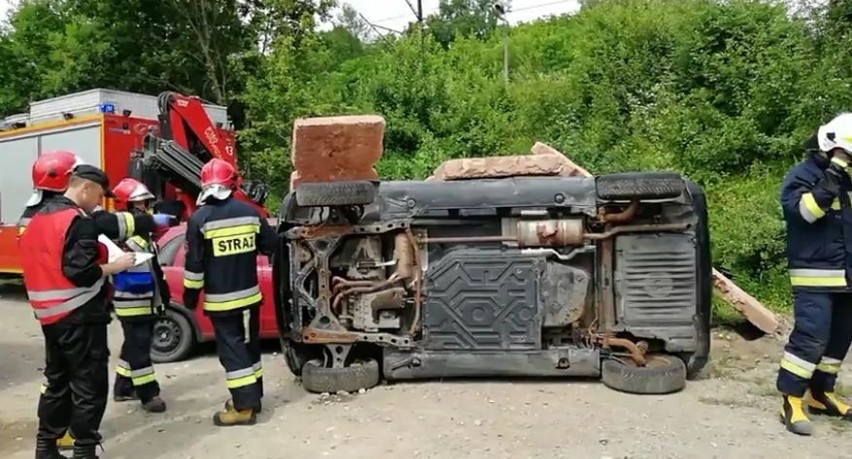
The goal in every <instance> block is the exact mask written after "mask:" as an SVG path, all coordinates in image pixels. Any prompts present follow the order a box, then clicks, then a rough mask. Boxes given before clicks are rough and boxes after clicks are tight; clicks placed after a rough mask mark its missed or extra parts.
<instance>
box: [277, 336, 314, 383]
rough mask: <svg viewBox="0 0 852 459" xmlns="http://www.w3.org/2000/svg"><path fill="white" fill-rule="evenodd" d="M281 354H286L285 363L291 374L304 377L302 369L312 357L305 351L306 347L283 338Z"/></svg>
mask: <svg viewBox="0 0 852 459" xmlns="http://www.w3.org/2000/svg"><path fill="white" fill-rule="evenodd" d="M281 353H282V354H284V362H285V363H286V364H287V368H289V369H290V373H293V376H297V377H298V376H302V368H304V366H305V364H306V363H308V361H310V360H311V356H310V355H308V354H307V353H306V352H305V351H304V345H303V344H300V343H293V342H291V341H290V340H289V339H286V338H281Z"/></svg>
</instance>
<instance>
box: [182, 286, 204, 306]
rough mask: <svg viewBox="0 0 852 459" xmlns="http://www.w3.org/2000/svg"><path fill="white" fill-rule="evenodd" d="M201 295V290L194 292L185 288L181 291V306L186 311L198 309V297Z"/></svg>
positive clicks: (192, 289)
mask: <svg viewBox="0 0 852 459" xmlns="http://www.w3.org/2000/svg"><path fill="white" fill-rule="evenodd" d="M200 294H201V290H196V289H194V288H186V289H184V290H183V305H184V307H186V308H187V309H195V308H197V307H198V297H199V296H200Z"/></svg>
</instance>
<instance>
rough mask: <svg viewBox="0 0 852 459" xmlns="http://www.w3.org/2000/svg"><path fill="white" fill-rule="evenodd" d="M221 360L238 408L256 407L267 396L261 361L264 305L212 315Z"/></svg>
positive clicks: (232, 396) (229, 388) (232, 397)
mask: <svg viewBox="0 0 852 459" xmlns="http://www.w3.org/2000/svg"><path fill="white" fill-rule="evenodd" d="M210 319H211V321H212V322H213V329H214V331H215V333H216V350H217V352H218V354H219V362H220V363H221V364H222V366H223V367H224V368H225V379H226V384H227V386H228V390H229V391H230V392H231V399H232V400H233V401H234V407H235V408H236V409H238V410H244V409H248V408H256V407H258V406H259V405H260V399H261V397H263V366H262V364H261V361H260V308H259V307H258V306H253V307H250V308H247V309H244V310H242V311H236V312H228V313H220V314H211V315H210Z"/></svg>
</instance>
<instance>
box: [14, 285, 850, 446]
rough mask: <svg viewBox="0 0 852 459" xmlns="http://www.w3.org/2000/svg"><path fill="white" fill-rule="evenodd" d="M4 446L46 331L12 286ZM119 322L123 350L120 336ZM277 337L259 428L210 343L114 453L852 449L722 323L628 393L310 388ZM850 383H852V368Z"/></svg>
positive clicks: (20, 436) (542, 385)
mask: <svg viewBox="0 0 852 459" xmlns="http://www.w3.org/2000/svg"><path fill="white" fill-rule="evenodd" d="M0 295H2V296H3V298H2V299H0V323H2V326H3V330H4V332H3V333H2V335H0V349H2V351H0V352H1V353H0V457H2V458H4V459H19V458H31V457H33V453H32V451H33V442H34V435H35V426H36V417H35V406H36V400H37V396H38V388H39V384H40V383H41V381H42V377H41V373H40V371H41V366H42V362H43V351H42V338H41V333H40V331H39V329H38V327H37V324H36V322H35V321H34V320H33V319H32V315H31V313H30V312H29V308H28V306H27V304H26V303H25V302H24V301H23V298H22V297H21V295H20V293H18V294H17V295H16V294H14V293H11V292H10V291H9V290H0ZM120 333H121V332H120V329H119V327H118V326H117V323H114V324H113V325H112V327H111V336H110V339H111V347H112V349H113V350H114V351H113V356H112V360H113V363H114V360H115V358H116V355H115V354H116V352H115V349H117V347H118V346H120V343H121V336H120ZM274 348H275V346H274V343H273V345H271V346H270V351H269V352H268V353H267V354H266V355H265V356H264V360H263V363H264V369H265V374H266V377H265V378H264V379H265V382H266V393H267V396H266V398H265V400H264V411H263V413H262V414H261V415H260V417H259V422H258V424H257V425H255V426H252V427H233V428H228V429H222V428H217V427H214V426H213V425H212V422H211V417H212V414H213V412H214V411H215V410H216V409H218V408H219V407H220V406H221V404H222V403H223V402H224V401H225V399H226V398H227V393H226V390H225V385H224V375H223V371H222V369H221V368H220V366H219V364H218V361H217V360H216V357H215V355H214V354H212V353H211V352H207V353H206V354H203V355H201V356H198V357H196V358H194V359H192V360H190V361H187V362H182V363H178V364H170V365H158V366H157V372H158V375H159V379H160V383H161V384H162V388H163V396H164V398H165V399H166V400H167V402H168V404H169V410H168V412H167V413H165V414H159V415H154V414H148V413H144V412H142V411H141V409H140V408H139V407H138V405H136V404H135V403H133V402H128V403H122V404H116V403H113V402H112V401H110V404H109V406H108V408H107V413H106V417H105V420H104V423H103V424H102V428H101V432H102V433H103V435H104V438H105V443H104V448H105V452H104V453H102V457H108V458H141V457H145V458H179V459H189V458H196V459H199V458H214V457H246V458H258V459H260V458H270V459H271V458H297V459H303V458H304V459H310V458H368V457H370V458H380V457H381V458H384V457H388V458H390V457H412V458H449V457H459V458H488V459H499V458H513V459H516V458H605V457H608V458H649V457H653V458H664V457H671V458H693V457H695V458H711V457H737V458H771V457H776V456H783V455H788V454H790V453H792V452H795V453H796V455H797V456H798V457H802V458H808V457H814V458H816V457H819V458H841V457H852V453H850V452H849V448H848V444H849V443H848V439H849V438H850V434H851V433H852V426H849V427H847V426H846V425H843V424H842V423H838V422H832V421H828V420H820V421H819V423H818V432H817V434H816V435H815V436H814V437H811V438H801V437H795V436H792V435H789V434H787V433H786V432H785V431H784V429H783V427H782V426H781V424H780V423H779V422H778V420H777V411H776V410H777V404H778V398H777V396H776V395H775V392H774V388H773V386H774V371H775V368H776V365H777V358H778V355H779V351H780V348H781V343H780V342H779V341H778V340H776V339H772V338H762V339H760V340H755V341H750V342H748V341H745V340H743V339H742V338H740V337H739V336H738V335H736V334H735V333H733V332H731V331H720V330H716V331H714V351H713V358H714V361H713V364H712V365H710V366H709V368H708V369H707V370H706V371H705V374H704V375H703V376H702V377H701V378H700V379H699V380H696V381H692V382H690V384H689V385H688V387H687V388H686V390H685V391H683V392H681V393H678V394H673V395H667V396H635V395H626V394H621V393H618V392H614V391H612V390H609V389H607V388H605V387H604V386H603V385H602V384H600V383H599V382H597V381H564V380H558V381H556V380H549V381H431V382H418V383H397V384H393V385H385V386H379V387H377V388H375V389H372V390H368V391H366V392H364V393H361V394H352V395H314V394H309V393H306V392H305V391H304V390H303V389H302V388H301V387H300V386H299V385H298V383H297V382H296V381H295V380H294V378H293V376H292V375H291V374H290V373H289V371H288V370H287V368H286V366H285V364H284V362H283V360H282V359H281V357H280V355H278V354H277V353H275V352H274V351H273V350H274ZM846 370H847V371H846V372H844V376H843V378H844V382H845V383H847V387H849V386H850V384H849V383H852V379H850V376H849V375H850V372H849V371H848V370H849V368H848V366H847V368H846Z"/></svg>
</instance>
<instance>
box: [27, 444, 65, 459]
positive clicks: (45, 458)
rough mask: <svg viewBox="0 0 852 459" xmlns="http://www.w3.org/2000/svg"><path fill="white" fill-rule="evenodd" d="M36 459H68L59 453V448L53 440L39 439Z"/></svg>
mask: <svg viewBox="0 0 852 459" xmlns="http://www.w3.org/2000/svg"><path fill="white" fill-rule="evenodd" d="M35 459H68V457H66V456H63V455H62V454H60V453H59V448H58V447H57V446H56V443H55V442H54V441H52V440H47V441H45V440H38V441H37V442H36V451H35Z"/></svg>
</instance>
